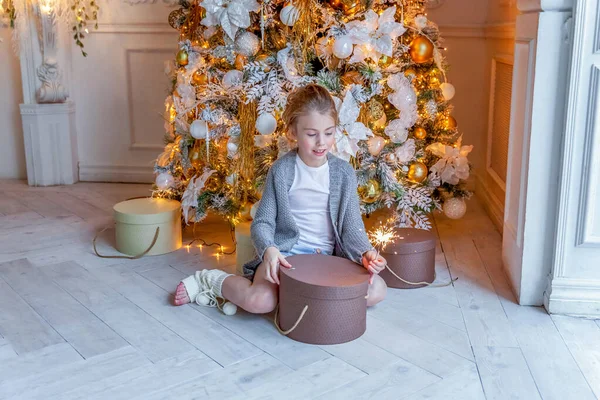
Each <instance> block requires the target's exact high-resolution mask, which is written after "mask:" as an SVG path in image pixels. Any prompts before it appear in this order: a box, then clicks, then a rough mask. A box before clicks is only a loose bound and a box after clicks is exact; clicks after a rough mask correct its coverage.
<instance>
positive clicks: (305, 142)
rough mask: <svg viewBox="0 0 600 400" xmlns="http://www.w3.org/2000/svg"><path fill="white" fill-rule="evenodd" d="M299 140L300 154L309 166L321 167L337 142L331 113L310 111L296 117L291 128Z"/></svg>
mask: <svg viewBox="0 0 600 400" xmlns="http://www.w3.org/2000/svg"><path fill="white" fill-rule="evenodd" d="M291 131H292V132H291V133H292V136H293V137H294V138H295V139H296V141H297V142H298V154H299V155H300V158H301V159H302V161H304V163H305V164H306V165H308V166H309V167H320V166H321V165H323V164H325V162H326V161H327V153H328V152H329V151H330V150H331V147H333V143H334V142H335V121H334V119H333V118H332V117H331V116H330V115H329V114H321V113H319V112H317V111H310V112H308V113H306V114H304V115H301V116H299V117H298V119H296V124H295V126H294V127H292V129H291Z"/></svg>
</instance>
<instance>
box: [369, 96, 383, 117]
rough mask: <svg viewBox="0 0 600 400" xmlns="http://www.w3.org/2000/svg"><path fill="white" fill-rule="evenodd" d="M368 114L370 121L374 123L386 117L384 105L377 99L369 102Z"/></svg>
mask: <svg viewBox="0 0 600 400" xmlns="http://www.w3.org/2000/svg"><path fill="white" fill-rule="evenodd" d="M367 113H368V114H369V119H370V120H372V121H377V120H379V119H381V117H384V116H385V110H384V108H383V104H381V103H380V102H379V101H377V100H375V99H371V100H369V102H368V103H367Z"/></svg>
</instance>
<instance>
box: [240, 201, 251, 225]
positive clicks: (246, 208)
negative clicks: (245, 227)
mask: <svg viewBox="0 0 600 400" xmlns="http://www.w3.org/2000/svg"><path fill="white" fill-rule="evenodd" d="M253 205H254V204H252V203H250V202H248V201H247V202H245V203H244V204H242V206H241V207H240V217H241V218H242V219H243V220H244V221H252V215H251V214H250V212H251V210H252V206H253Z"/></svg>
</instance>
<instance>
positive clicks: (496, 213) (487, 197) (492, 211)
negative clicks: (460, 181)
mask: <svg viewBox="0 0 600 400" xmlns="http://www.w3.org/2000/svg"><path fill="white" fill-rule="evenodd" d="M476 180H477V188H476V190H475V195H476V196H477V197H479V199H480V200H481V203H482V204H483V207H484V208H485V210H486V211H487V213H488V215H489V217H490V219H491V220H492V222H493V223H494V225H495V226H496V229H498V231H500V233H502V229H503V227H504V201H503V200H504V199H502V200H500V199H498V198H497V197H496V196H495V195H494V193H493V192H492V191H491V190H490V189H489V187H488V185H487V184H486V183H485V182H484V180H483V179H482V178H481V176H479V175H477V177H476Z"/></svg>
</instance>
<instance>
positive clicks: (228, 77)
mask: <svg viewBox="0 0 600 400" xmlns="http://www.w3.org/2000/svg"><path fill="white" fill-rule="evenodd" d="M243 77H244V73H243V72H242V71H238V70H237V69H232V70H231V71H227V73H226V74H225V76H223V87H224V88H225V89H229V88H231V87H234V86H237V85H239V84H240V83H242V78H243Z"/></svg>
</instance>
